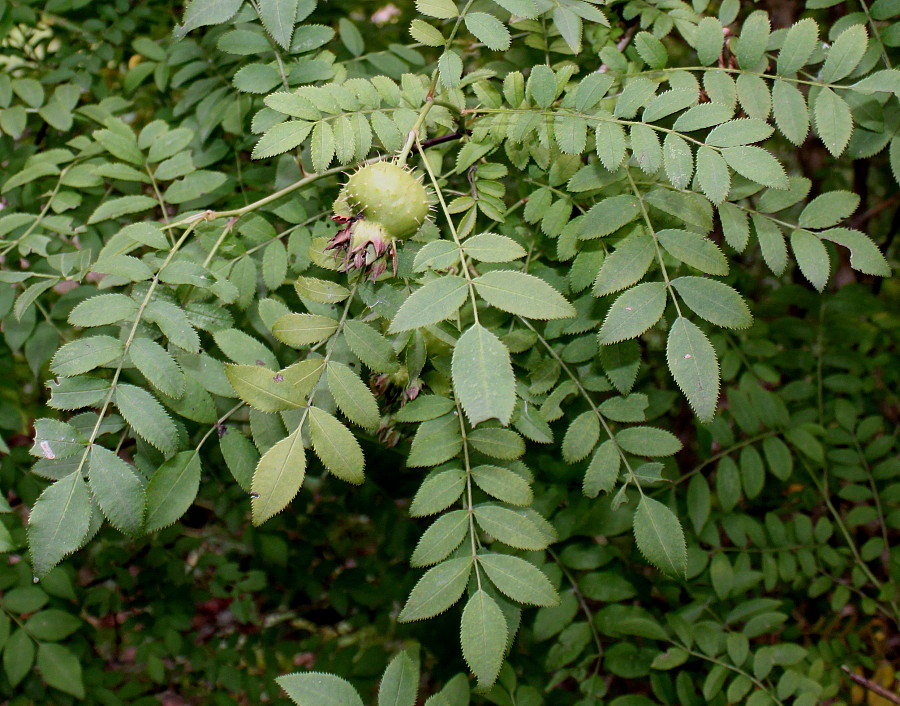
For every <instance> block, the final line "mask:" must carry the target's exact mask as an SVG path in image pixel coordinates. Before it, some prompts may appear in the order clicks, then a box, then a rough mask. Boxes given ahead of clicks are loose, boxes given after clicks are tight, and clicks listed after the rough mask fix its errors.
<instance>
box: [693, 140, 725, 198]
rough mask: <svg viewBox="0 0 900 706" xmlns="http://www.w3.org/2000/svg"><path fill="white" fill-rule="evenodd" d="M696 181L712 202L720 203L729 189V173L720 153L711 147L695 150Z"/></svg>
mask: <svg viewBox="0 0 900 706" xmlns="http://www.w3.org/2000/svg"><path fill="white" fill-rule="evenodd" d="M697 181H698V182H699V183H700V188H701V189H702V190H703V193H704V194H706V196H707V197H708V198H709V200H710V201H712V202H713V203H721V202H722V201H724V200H725V197H726V196H728V191H729V190H730V189H731V174H729V173H728V165H727V164H726V162H725V160H724V159H723V158H722V155H721V154H719V153H718V152H716V151H715V150H714V149H712V148H711V147H707V146H705V145H704V146H703V147H700V148H699V149H698V150H697Z"/></svg>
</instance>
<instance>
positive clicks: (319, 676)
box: [275, 672, 363, 706]
mask: <svg viewBox="0 0 900 706" xmlns="http://www.w3.org/2000/svg"><path fill="white" fill-rule="evenodd" d="M275 681H276V682H278V686H280V687H281V688H282V689H284V691H285V693H287V695H288V696H289V697H290V698H291V701H293V702H294V703H295V704H297V706H363V700H362V699H361V698H360V697H359V694H358V693H357V692H356V689H354V688H353V686H352V685H351V684H350V682H348V681H346V680H345V679H341V678H340V677H337V676H335V675H333V674H323V673H321V672H305V673H302V674H301V673H296V674H284V675H282V676H280V677H276V679H275Z"/></svg>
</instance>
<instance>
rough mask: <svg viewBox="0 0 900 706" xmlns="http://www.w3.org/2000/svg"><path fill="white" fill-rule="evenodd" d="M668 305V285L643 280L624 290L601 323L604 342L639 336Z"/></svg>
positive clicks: (608, 342) (657, 319)
mask: <svg viewBox="0 0 900 706" xmlns="http://www.w3.org/2000/svg"><path fill="white" fill-rule="evenodd" d="M665 308H666V285H665V284H664V283H663V282H643V283H642V284H639V285H637V286H635V287H632V288H631V289H628V290H626V291H625V292H623V293H622V294H620V295H619V296H618V297H617V298H616V301H615V302H613V305H612V306H611V307H610V309H609V312H607V314H606V319H605V320H604V321H603V325H602V326H601V327H600V333H599V341H600V345H601V346H608V345H609V344H611V343H618V342H619V341H625V340H628V339H630V338H636V337H638V336H640V335H641V334H642V333H644V332H645V331H646V330H647V329H649V328H650V327H651V326H653V325H654V324H655V323H656V322H657V321H659V319H660V317H661V316H662V315H663V311H665Z"/></svg>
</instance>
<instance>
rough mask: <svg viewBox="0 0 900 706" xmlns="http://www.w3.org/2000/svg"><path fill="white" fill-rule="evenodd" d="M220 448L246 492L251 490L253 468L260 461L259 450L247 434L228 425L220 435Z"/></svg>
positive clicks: (226, 463)
mask: <svg viewBox="0 0 900 706" xmlns="http://www.w3.org/2000/svg"><path fill="white" fill-rule="evenodd" d="M219 448H220V449H221V450H222V456H223V458H224V459H225V465H227V466H228V470H229V471H231V475H232V476H234V479H235V480H236V481H237V482H238V485H240V486H241V489H242V490H243V491H244V492H247V493H249V492H250V484H251V482H252V480H253V470H254V469H255V468H256V465H257V464H258V463H259V451H257V450H256V447H255V446H254V445H253V442H252V441H250V440H249V439H248V438H247V437H246V436H244V435H243V434H241V433H240V432H239V431H238V430H237V429H234V428H233V427H228V428H227V429H226V431H225V433H224V434H223V435H222V436H220V437H219Z"/></svg>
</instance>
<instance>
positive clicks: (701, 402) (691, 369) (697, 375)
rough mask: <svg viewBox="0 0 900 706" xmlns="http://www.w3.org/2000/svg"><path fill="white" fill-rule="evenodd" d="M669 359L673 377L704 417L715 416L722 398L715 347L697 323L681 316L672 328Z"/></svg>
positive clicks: (701, 416) (667, 347) (668, 348)
mask: <svg viewBox="0 0 900 706" xmlns="http://www.w3.org/2000/svg"><path fill="white" fill-rule="evenodd" d="M666 360H667V361H668V364H669V370H670V371H671V373H672V377H673V378H675V382H676V383H677V384H678V387H679V388H681V391H682V392H683V393H684V396H685V397H687V399H688V402H689V403H690V405H691V407H692V408H693V410H694V412H695V413H696V414H697V416H698V417H699V418H700V420H701V421H704V422H708V421H710V420H712V418H713V415H715V413H716V406H717V405H718V401H719V362H718V358H717V357H716V351H715V349H714V348H713V347H712V344H711V343H710V342H709V339H708V338H707V337H706V335H705V334H704V333H703V332H702V331H701V330H700V329H699V328H698V327H697V325H696V324H694V323H693V322H691V321H689V320H688V319H686V318H684V317H683V316H679V317H678V318H677V319H675V321H674V322H673V323H672V328H671V329H669V337H668V340H667V342H666Z"/></svg>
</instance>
